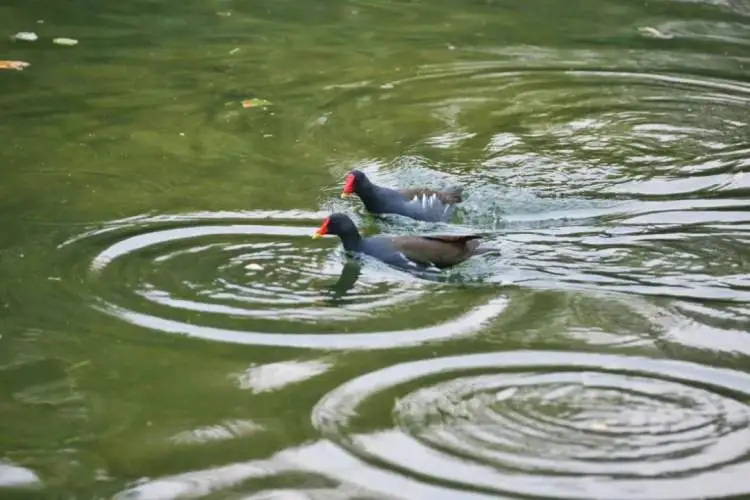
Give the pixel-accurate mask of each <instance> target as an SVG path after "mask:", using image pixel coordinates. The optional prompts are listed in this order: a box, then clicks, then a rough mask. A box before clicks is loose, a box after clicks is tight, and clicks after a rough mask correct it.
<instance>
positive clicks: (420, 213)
mask: <svg viewBox="0 0 750 500" xmlns="http://www.w3.org/2000/svg"><path fill="white" fill-rule="evenodd" d="M461 191H462V190H461V188H454V189H451V190H449V191H434V190H432V189H425V188H419V189H390V188H387V187H383V186H377V185H375V184H373V183H372V182H371V181H370V179H368V178H367V176H366V175H365V174H364V172H361V171H359V170H352V171H351V172H349V174H348V175H347V176H346V181H345V183H344V189H343V191H342V192H341V197H342V198H347V197H349V196H351V195H352V194H356V195H357V196H359V198H360V199H361V200H362V203H364V205H365V208H366V209H367V211H368V212H371V213H373V214H398V215H404V216H406V217H411V218H412V219H416V220H423V221H431V222H436V221H444V220H447V219H449V218H450V217H451V216H452V215H453V209H454V205H455V204H456V203H461V201H463V199H462V197H461Z"/></svg>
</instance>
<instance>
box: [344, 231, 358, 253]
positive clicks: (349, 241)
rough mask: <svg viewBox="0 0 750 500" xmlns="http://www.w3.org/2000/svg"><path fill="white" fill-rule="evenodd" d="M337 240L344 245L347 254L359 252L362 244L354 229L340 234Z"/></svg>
mask: <svg viewBox="0 0 750 500" xmlns="http://www.w3.org/2000/svg"><path fill="white" fill-rule="evenodd" d="M339 239H341V243H342V244H343V245H344V250H346V251H347V252H357V251H359V247H360V244H361V243H362V237H361V236H360V235H359V232H358V231H357V230H356V229H355V230H353V231H347V232H346V233H345V234H340V235H339Z"/></svg>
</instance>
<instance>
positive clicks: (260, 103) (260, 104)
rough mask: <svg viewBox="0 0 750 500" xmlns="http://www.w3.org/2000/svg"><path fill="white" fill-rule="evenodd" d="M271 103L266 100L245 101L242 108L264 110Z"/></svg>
mask: <svg viewBox="0 0 750 500" xmlns="http://www.w3.org/2000/svg"><path fill="white" fill-rule="evenodd" d="M272 104H273V103H272V102H271V101H268V100H266V99H257V98H256V99H245V100H244V101H242V107H243V108H265V107H266V106H271V105H272Z"/></svg>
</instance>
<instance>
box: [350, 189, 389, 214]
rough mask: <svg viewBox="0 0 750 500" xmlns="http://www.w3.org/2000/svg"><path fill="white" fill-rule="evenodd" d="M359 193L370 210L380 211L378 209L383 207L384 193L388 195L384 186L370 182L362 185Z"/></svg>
mask: <svg viewBox="0 0 750 500" xmlns="http://www.w3.org/2000/svg"><path fill="white" fill-rule="evenodd" d="M357 194H358V195H359V199H360V200H362V203H363V204H364V206H365V208H366V209H367V210H368V211H370V212H378V211H379V210H378V209H382V208H383V206H382V205H383V199H384V196H383V195H386V193H385V192H384V190H383V189H382V188H379V187H377V186H374V185H372V184H368V185H366V186H361V187H360V188H359V190H358V192H357Z"/></svg>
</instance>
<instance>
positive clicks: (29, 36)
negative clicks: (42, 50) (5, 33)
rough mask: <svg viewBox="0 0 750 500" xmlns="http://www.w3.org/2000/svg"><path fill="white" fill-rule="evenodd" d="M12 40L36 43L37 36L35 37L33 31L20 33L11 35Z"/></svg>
mask: <svg viewBox="0 0 750 500" xmlns="http://www.w3.org/2000/svg"><path fill="white" fill-rule="evenodd" d="M12 38H13V39H14V40H23V41H24V42H36V41H37V40H39V35H37V34H36V33H34V32H33V31H21V32H19V33H16V34H15V35H13V37H12Z"/></svg>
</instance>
